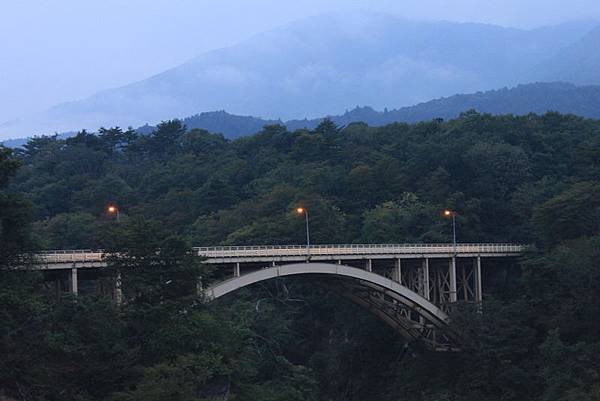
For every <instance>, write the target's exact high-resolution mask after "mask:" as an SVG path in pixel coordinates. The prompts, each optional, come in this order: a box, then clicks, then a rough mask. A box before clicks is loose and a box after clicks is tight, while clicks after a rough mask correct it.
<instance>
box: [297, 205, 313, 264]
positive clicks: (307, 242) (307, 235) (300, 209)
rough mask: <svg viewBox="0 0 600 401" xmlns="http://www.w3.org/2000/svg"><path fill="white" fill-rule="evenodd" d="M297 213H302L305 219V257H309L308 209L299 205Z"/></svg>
mask: <svg viewBox="0 0 600 401" xmlns="http://www.w3.org/2000/svg"><path fill="white" fill-rule="evenodd" d="M296 212H297V213H298V214H304V217H305V220H306V258H307V260H308V259H310V230H309V228H308V210H307V209H306V208H303V207H299V208H297V209H296Z"/></svg>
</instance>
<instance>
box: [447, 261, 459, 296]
mask: <svg viewBox="0 0 600 401" xmlns="http://www.w3.org/2000/svg"><path fill="white" fill-rule="evenodd" d="M448 269H449V275H448V276H449V278H450V303H452V302H456V301H457V297H456V255H453V256H452V259H450V265H449V266H448Z"/></svg>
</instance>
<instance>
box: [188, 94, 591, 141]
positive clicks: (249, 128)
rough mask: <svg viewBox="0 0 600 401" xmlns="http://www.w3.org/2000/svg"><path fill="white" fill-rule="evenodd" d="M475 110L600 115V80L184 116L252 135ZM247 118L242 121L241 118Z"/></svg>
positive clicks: (199, 124)
mask: <svg viewBox="0 0 600 401" xmlns="http://www.w3.org/2000/svg"><path fill="white" fill-rule="evenodd" d="M468 110H476V111H478V112H480V113H490V114H494V115H499V114H514V115H526V114H529V113H537V114H544V113H546V112H548V111H557V112H560V113H563V114H574V115H578V116H581V117H587V118H595V119H600V85H597V86H576V85H573V84H568V83H560V82H557V83H535V84H527V85H519V86H517V87H514V88H510V89H509V88H503V89H498V90H491V91H486V92H477V93H473V94H465V95H454V96H450V97H447V98H441V99H436V100H431V101H429V102H425V103H420V104H417V105H415V106H411V107H403V108H401V109H397V110H385V111H376V110H374V109H373V108H372V107H358V106H357V107H356V108H354V109H353V110H350V111H347V112H345V113H344V114H341V115H337V116H328V117H323V118H315V119H305V120H289V121H286V122H282V121H275V120H265V119H261V118H254V117H240V116H235V115H231V114H228V113H226V112H224V111H220V112H212V113H202V114H199V115H196V116H192V117H188V118H185V119H184V120H183V121H184V123H185V125H186V126H187V127H188V128H190V129H191V128H201V129H206V130H208V131H211V132H220V133H222V134H224V135H225V136H226V137H228V138H236V137H239V136H244V135H250V134H253V133H256V132H258V131H260V129H262V127H263V126H265V125H270V124H283V125H285V126H287V128H288V129H289V130H292V131H293V130H296V129H302V128H307V129H313V128H315V127H316V126H317V125H318V124H319V123H320V122H322V121H323V120H324V119H325V118H329V119H331V120H332V121H333V122H335V123H336V124H337V125H347V124H350V123H354V122H364V123H366V124H368V125H371V126H382V125H387V124H391V123H394V122H406V123H414V122H419V121H427V120H432V119H435V118H442V119H445V120H447V119H452V118H455V117H457V116H458V115H460V113H462V112H465V111H468ZM242 122H243V123H242Z"/></svg>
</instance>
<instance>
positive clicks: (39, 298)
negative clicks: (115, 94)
mask: <svg viewBox="0 0 600 401" xmlns="http://www.w3.org/2000/svg"><path fill="white" fill-rule="evenodd" d="M1 155H2V158H1V159H0V166H1V167H2V170H0V171H2V174H0V185H5V184H6V182H7V180H8V178H9V177H10V176H13V175H15V174H16V175H15V176H14V178H13V179H12V181H11V186H10V187H9V188H4V189H2V191H3V192H2V196H3V198H1V199H3V200H4V199H8V197H11V199H15V198H14V197H15V196H17V195H15V193H23V194H24V196H26V197H27V199H29V201H30V202H31V205H29V206H28V205H27V203H25V202H23V201H20V203H18V204H16V206H15V207H18V208H19V210H21V211H22V212H20V213H19V216H21V217H20V220H18V221H10V220H9V218H8V216H9V214H8V213H7V212H5V211H4V209H1V210H0V217H1V218H2V220H1V221H2V225H3V231H2V235H3V236H2V238H1V240H2V244H3V245H4V243H5V241H8V240H10V238H12V237H15V236H18V235H25V234H23V232H22V230H25V231H26V233H30V238H31V240H32V241H33V244H36V245H37V247H38V248H39V249H53V248H61V249H68V248H104V249H109V250H119V251H127V252H128V253H129V254H130V255H134V256H137V258H134V259H133V261H125V262H124V263H128V266H134V267H135V268H134V269H131V271H132V272H131V273H130V274H129V275H127V274H124V285H125V291H126V293H127V291H129V293H130V294H136V296H135V297H133V298H131V301H130V302H128V303H126V305H125V306H123V307H122V308H121V309H117V308H115V307H114V306H113V305H112V304H111V303H110V302H108V301H106V300H102V299H96V298H93V297H81V298H80V299H78V300H74V299H70V298H65V299H63V300H61V302H56V301H55V300H53V299H50V298H46V297H44V296H43V295H32V294H38V293H40V292H33V291H31V292H29V289H32V288H34V287H35V286H36V285H38V284H36V283H37V281H36V277H29V275H27V274H25V275H24V276H26V277H27V278H28V280H25V279H22V280H15V279H14V277H15V276H14V275H15V274H16V273H14V272H10V271H7V268H8V267H10V266H12V265H14V263H12V262H11V261H10V258H7V259H6V261H0V264H1V266H2V268H3V269H2V270H1V271H0V274H2V279H3V280H2V281H0V305H1V306H0V313H1V315H0V317H1V318H0V354H2V355H4V358H0V390H1V389H3V390H4V391H5V392H6V393H7V394H9V395H10V396H12V397H14V398H16V399H19V400H25V399H27V400H42V399H44V400H57V401H58V400H65V399H69V400H104V399H110V400H157V401H158V400H166V399H169V400H203V399H211V397H213V396H214V395H215V394H225V393H226V394H227V395H228V397H229V399H238V400H257V401H268V400H278V401H294V400H331V401H334V400H335V401H349V400H352V401H365V400H369V401H379V400H381V401H397V400H400V399H401V400H410V401H413V400H414V401H423V400H425V401H444V400H456V401H482V400H486V401H488V400H489V401H501V400H502V401H508V400H510V401H524V400H536V401H537V400H539V401H542V400H544V401H546V400H547V401H567V400H578V401H580V400H583V401H585V400H589V401H592V400H597V399H599V398H600V385H599V384H598V380H597V379H598V377H599V376H600V363H599V362H598V361H600V341H599V338H600V319H597V318H596V317H598V316H600V268H599V266H598V260H600V121H596V120H586V119H583V118H580V117H575V116H566V115H560V114H557V113H547V114H544V115H533V114H531V115H526V116H521V117H515V116H491V115H487V114H478V113H476V112H468V113H463V114H462V115H461V116H460V117H459V118H457V119H455V120H451V121H447V122H444V121H440V120H433V121H429V122H422V123H417V124H400V123H398V124H392V125H387V126H382V127H369V126H367V125H365V124H362V123H354V124H350V125H348V126H346V127H344V128H339V127H337V126H336V125H335V124H334V123H333V122H331V121H329V120H326V121H324V122H322V123H321V124H320V125H318V126H317V127H316V128H315V129H313V130H296V131H293V132H290V131H288V130H287V129H286V128H285V127H283V126H280V125H271V126H267V127H265V128H264V129H263V130H262V131H261V132H259V133H258V134H256V135H253V136H249V137H244V138H240V139H236V140H227V139H225V138H224V137H223V136H221V135H215V134H210V133H208V132H207V131H203V130H198V129H192V130H187V129H186V128H185V127H184V126H183V125H182V123H181V122H179V121H167V122H164V123H162V124H160V125H159V126H158V127H157V128H156V130H155V131H154V132H152V133H151V134H149V135H138V134H136V133H135V132H134V131H125V132H124V131H122V130H120V129H102V130H100V131H99V132H98V133H97V135H96V134H91V133H88V132H80V133H79V134H77V135H76V136H74V137H72V138H68V139H66V140H62V139H57V138H55V137H43V138H36V139H33V140H31V141H30V142H29V143H28V144H27V145H26V146H25V148H24V150H22V151H16V152H15V153H14V154H12V155H11V154H10V153H9V152H5V151H3V153H2V154H1ZM15 161H18V162H20V163H21V164H22V166H21V167H20V168H19V169H18V171H17V170H16V167H17V166H16V165H15V164H14V163H15ZM5 166H7V167H6V168H5ZM5 170H6V173H4V171H5ZM3 177H6V178H5V179H3ZM9 194H11V195H9ZM108 204H114V205H118V207H119V209H120V211H121V216H120V219H121V221H120V223H118V224H117V222H116V221H115V219H114V216H111V215H107V214H106V206H107V205H108ZM298 205H304V206H305V207H307V208H308V209H309V210H310V213H311V234H312V239H313V241H314V242H315V243H320V244H325V243H360V242H388V243H398V242H448V241H450V240H451V225H450V224H449V222H448V221H447V220H445V219H443V218H442V216H441V214H440V211H441V210H442V209H444V208H446V207H449V208H452V209H454V210H456V211H457V213H458V217H457V224H458V241H460V242H487V241H490V242H516V243H523V244H529V245H530V249H529V251H528V253H527V255H525V256H524V257H523V258H522V260H521V261H520V263H519V268H518V269H517V270H514V268H513V270H510V271H509V270H508V268H507V269H506V270H503V271H499V272H498V274H497V276H498V277H496V280H495V282H494V285H493V286H490V287H489V288H488V289H486V294H485V302H484V307H483V313H477V311H476V310H473V309H472V308H471V307H470V306H469V305H464V307H461V308H457V310H455V311H454V312H453V313H454V314H453V317H454V320H453V321H454V325H455V327H456V328H457V329H458V330H461V331H462V332H463V333H465V334H466V335H467V337H468V338H469V339H470V340H471V341H469V342H468V343H466V344H465V346H464V349H463V352H460V353H456V354H453V353H448V354H439V353H427V352H426V351H423V350H421V349H419V348H418V346H416V345H409V346H408V348H405V344H404V342H403V340H402V339H401V338H400V337H399V336H397V335H396V334H395V333H394V332H393V331H392V330H391V329H389V328H388V327H387V326H385V325H384V324H383V323H381V322H379V321H377V320H376V319H375V318H372V317H371V316H370V315H369V314H368V313H367V312H365V311H363V310H361V309H359V308H357V307H355V306H354V305H351V304H349V303H348V302H347V301H345V300H343V299H340V298H338V297H336V296H335V295H333V294H330V293H329V292H327V291H326V290H322V289H315V288H314V286H312V285H308V284H307V283H306V282H304V281H303V280H289V281H278V282H276V283H273V284H272V285H269V286H262V287H260V288H255V289H253V290H250V291H247V292H243V293H238V295H237V296H236V297H235V298H230V299H228V300H225V302H222V303H218V304H217V305H211V306H207V305H204V304H202V303H198V302H197V301H196V300H195V299H193V298H189V297H186V296H185V295H184V294H185V292H184V291H183V289H184V287H185V285H186V284H185V283H186V281H185V279H186V278H189V277H192V276H194V275H195V274H197V273H198V272H199V271H202V269H204V268H203V267H202V266H199V265H198V264H197V262H195V261H194V260H192V259H190V257H189V254H188V253H187V252H186V249H188V247H189V246H191V245H194V246H201V245H218V244H236V245H244V244H302V243H303V242H304V229H303V224H304V221H303V220H302V219H301V218H299V217H298V216H297V215H296V214H294V212H293V211H294V208H295V207H296V206H298ZM27 210H28V211H29V215H28V213H27ZM28 216H29V217H28ZM27 219H29V221H30V222H31V225H30V226H29V225H28V224H27ZM15 225H18V227H19V230H16V231H15V232H11V231H10V230H7V229H6V227H10V226H15ZM28 227H29V228H30V230H27V228H28ZM23 243H25V242H23ZM156 249H163V250H165V252H163V253H162V254H161V255H158V256H157V255H156V253H155V250H156ZM163 255H164V256H163ZM157 258H159V259H161V258H165V259H164V260H162V259H161V260H156V259H157ZM144 261H147V263H148V265H153V266H161V267H160V271H155V270H152V269H149V268H148V267H147V265H146V264H145V263H146V262H144ZM150 261H152V263H150ZM117 262H118V263H120V262H119V261H117ZM11 263H12V264H11ZM118 263H117V265H116V266H117V268H118V266H119V265H118ZM124 271H125V270H124ZM164 274H174V277H177V280H174V283H170V281H171V280H169V284H167V281H165V280H164V279H163V278H164V277H165V276H164ZM203 274H205V275H206V276H209V275H210V272H206V271H204V273H203ZM11 277H12V278H11ZM9 278H11V279H10V282H11V283H12V284H11V285H7V284H6V283H8V281H7V280H9ZM40 294H43V292H42V293H40ZM32 367H33V368H32ZM75 373H76V377H77V379H76V380H74V379H71V377H70V376H69V375H71V374H75Z"/></svg>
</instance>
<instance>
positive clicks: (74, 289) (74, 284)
mask: <svg viewBox="0 0 600 401" xmlns="http://www.w3.org/2000/svg"><path fill="white" fill-rule="evenodd" d="M69 289H70V290H71V293H72V294H74V295H77V293H78V292H79V278H78V274H77V268H76V267H72V268H71V275H70V276H69Z"/></svg>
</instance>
